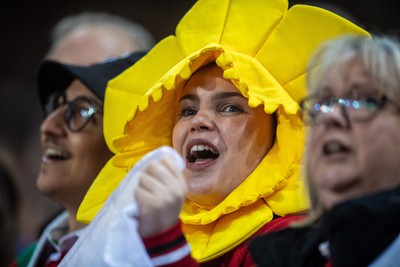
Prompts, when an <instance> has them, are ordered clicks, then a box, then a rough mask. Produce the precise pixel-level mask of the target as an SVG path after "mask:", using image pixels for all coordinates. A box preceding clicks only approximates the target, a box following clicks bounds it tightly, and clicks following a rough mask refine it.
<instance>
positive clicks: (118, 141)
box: [78, 0, 369, 262]
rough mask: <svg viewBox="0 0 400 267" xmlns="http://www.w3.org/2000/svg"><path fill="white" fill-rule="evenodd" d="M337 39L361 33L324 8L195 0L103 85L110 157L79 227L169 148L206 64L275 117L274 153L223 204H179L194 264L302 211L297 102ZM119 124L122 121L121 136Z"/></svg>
mask: <svg viewBox="0 0 400 267" xmlns="http://www.w3.org/2000/svg"><path fill="white" fill-rule="evenodd" d="M343 34H357V35H364V36H369V34H368V33H367V32H366V31H364V30H363V29H361V28H360V27H358V26H356V25H355V24H353V23H351V22H350V21H348V20H346V19H344V18H342V17H340V16H338V15H336V14H334V13H331V12H329V11H327V10H324V9H321V8H318V7H312V6H306V5H295V6H293V7H291V8H290V9H288V1H287V0H200V1H198V2H197V3H196V4H195V5H194V6H193V7H192V8H191V9H190V10H189V11H188V12H187V13H186V15H185V16H184V17H183V18H182V20H181V21H180V22H179V24H178V26H177V28H176V35H175V36H169V37H166V38H165V39H163V40H162V41H160V42H159V43H158V44H157V45H156V46H155V47H154V48H153V49H152V50H151V51H150V52H149V53H148V54H147V55H146V56H144V57H143V58H142V59H141V60H140V61H139V62H137V63H136V64H135V65H134V66H132V67H130V68H129V69H127V70H126V71H125V72H123V73H122V74H121V75H119V76H117V77H116V78H115V79H113V80H111V81H110V82H109V84H108V88H107V90H106V97H105V107H104V110H105V114H104V116H105V117H104V127H105V128H104V133H105V138H106V141H107V144H108V145H109V146H110V149H112V150H113V151H114V152H115V153H116V155H115V156H114V157H113V158H112V159H111V160H110V161H109V162H108V163H107V164H106V166H105V167H104V168H103V170H102V171H101V172H100V174H99V175H98V177H97V178H96V180H95V181H94V183H93V184H92V186H91V188H90V189H89V191H88V193H87V195H86V196H85V198H84V200H83V202H82V204H81V206H80V208H79V211H78V220H80V221H83V222H90V221H91V220H92V219H93V217H94V216H95V215H96V214H97V212H98V211H99V209H100V208H101V207H102V206H103V204H104V202H105V201H106V199H107V197H108V196H109V195H110V194H111V192H112V191H113V190H114V189H115V188H116V187H117V186H118V184H119V183H120V181H121V180H122V179H123V178H124V176H125V175H126V173H127V172H128V171H129V170H130V169H131V168H132V166H134V165H135V163H136V162H137V161H138V160H139V159H140V158H141V157H143V156H144V155H145V154H146V153H148V152H150V151H151V150H153V149H155V148H158V147H160V146H163V145H168V146H172V130H173V127H174V116H175V108H176V107H175V105H176V104H175V103H177V102H178V101H177V98H178V97H179V95H180V92H181V89H182V86H183V84H184V83H185V81H186V80H188V79H189V78H190V76H191V75H192V74H193V73H194V72H195V71H196V70H197V69H199V68H200V67H202V66H204V65H206V64H207V63H209V62H215V63H216V64H217V65H218V66H219V67H220V68H222V69H223V70H224V74H223V75H224V78H225V79H228V80H230V81H231V82H232V83H233V84H234V85H235V86H236V87H237V89H238V90H239V91H240V92H241V93H242V94H243V96H245V97H246V98H248V104H249V106H250V107H257V106H259V105H263V106H264V111H265V112H266V113H268V114H272V113H275V114H276V117H277V120H278V126H277V132H276V139H275V143H274V146H273V147H272V149H271V150H270V151H269V152H268V154H267V155H266V156H265V158H264V159H263V160H262V162H261V163H260V164H259V166H258V167H257V168H256V169H255V170H254V171H253V172H252V173H251V174H250V176H249V177H247V179H246V180H245V181H244V182H243V183H242V184H241V185H240V186H239V187H238V188H236V189H235V190H234V191H233V192H232V193H231V194H230V195H229V196H228V197H227V198H226V199H225V200H224V201H222V202H221V203H220V204H219V205H217V206H216V207H213V208H211V209H205V208H201V207H199V206H197V205H195V204H194V203H191V202H190V201H186V202H185V204H184V208H183V211H182V213H181V216H180V217H181V220H182V223H183V230H184V234H185V236H186V238H187V240H188V242H189V243H190V245H191V249H192V255H193V257H194V258H196V259H197V260H199V261H200V262H202V261H207V260H211V259H214V258H216V257H218V256H220V255H222V254H224V253H226V252H227V251H229V250H231V249H232V248H234V247H236V246H237V245H238V244H240V243H241V242H243V241H244V240H246V239H247V238H249V237H250V236H251V235H253V234H254V233H255V232H256V231H257V230H259V229H260V228H261V227H262V226H263V225H264V224H265V223H266V222H268V221H270V220H272V217H273V214H277V215H280V216H283V215H287V214H293V213H297V212H301V211H304V210H306V209H307V208H308V207H309V202H308V200H307V197H306V193H305V190H304V184H303V181H302V174H301V167H302V165H301V158H302V154H303V148H304V129H303V128H304V127H303V125H302V122H301V120H300V115H299V105H298V102H299V100H300V99H301V98H303V97H304V96H305V94H306V88H305V70H306V65H307V63H308V60H309V58H310V56H311V54H312V53H313V51H314V50H315V49H316V48H317V46H319V45H320V44H321V43H322V42H325V41H327V40H329V39H332V38H335V37H338V36H340V35H343ZM129 108H131V109H130V112H129V115H128V117H127V118H126V116H125V114H128V112H127V110H128V109H129ZM121 114H123V115H124V116H122V115H121ZM121 120H123V121H126V124H125V128H124V129H122V126H121V125H123V123H122V122H121ZM118 131H119V135H120V136H117V135H118Z"/></svg>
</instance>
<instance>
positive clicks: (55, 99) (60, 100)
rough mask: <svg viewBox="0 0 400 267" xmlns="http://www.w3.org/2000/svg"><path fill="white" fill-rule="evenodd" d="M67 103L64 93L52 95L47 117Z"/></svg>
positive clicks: (48, 102)
mask: <svg viewBox="0 0 400 267" xmlns="http://www.w3.org/2000/svg"><path fill="white" fill-rule="evenodd" d="M65 103H66V98H65V94H64V93H63V92H55V93H53V94H51V95H50V97H49V99H48V101H47V103H46V105H45V108H44V112H45V114H44V115H45V117H47V116H49V115H50V113H52V112H53V111H54V110H56V109H57V108H59V107H60V106H62V105H64V104H65Z"/></svg>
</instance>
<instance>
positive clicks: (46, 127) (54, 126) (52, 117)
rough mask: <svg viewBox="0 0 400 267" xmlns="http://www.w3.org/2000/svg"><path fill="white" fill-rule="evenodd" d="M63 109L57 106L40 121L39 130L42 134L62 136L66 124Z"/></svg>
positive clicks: (64, 132)
mask: <svg viewBox="0 0 400 267" xmlns="http://www.w3.org/2000/svg"><path fill="white" fill-rule="evenodd" d="M64 116H65V109H64V108H63V107H59V108H57V109H56V110H54V111H53V112H51V113H50V114H49V115H48V116H47V117H46V118H45V119H44V120H43V122H42V124H41V126H40V132H41V134H42V135H53V136H63V135H65V134H66V129H67V125H66V122H65V119H64Z"/></svg>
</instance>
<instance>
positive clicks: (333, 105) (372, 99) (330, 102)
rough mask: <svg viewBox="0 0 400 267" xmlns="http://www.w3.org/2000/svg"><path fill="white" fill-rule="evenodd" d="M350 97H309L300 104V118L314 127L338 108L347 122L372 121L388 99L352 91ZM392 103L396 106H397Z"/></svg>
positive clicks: (376, 94)
mask: <svg viewBox="0 0 400 267" xmlns="http://www.w3.org/2000/svg"><path fill="white" fill-rule="evenodd" d="M351 95H352V96H351V97H348V98H347V97H329V96H328V97H321V96H320V95H318V94H316V95H311V96H309V97H307V98H305V99H303V100H302V101H301V102H300V108H301V116H302V119H303V121H304V123H305V124H309V125H316V124H320V123H322V122H324V120H325V119H326V117H328V115H329V113H332V112H334V111H336V110H337V109H338V108H339V109H340V111H341V112H342V114H343V116H345V117H346V118H347V119H348V120H349V121H367V120H370V119H372V118H373V117H374V116H375V115H376V114H378V112H379V111H380V110H382V108H383V107H384V106H385V104H386V103H387V102H388V101H390V99H389V98H388V97H387V96H386V95H384V94H382V93H379V92H378V91H376V92H374V93H366V92H363V93H360V92H358V91H356V90H355V91H353V92H352V94H351ZM390 102H393V103H394V104H395V105H396V106H397V104H396V103H395V102H394V101H390Z"/></svg>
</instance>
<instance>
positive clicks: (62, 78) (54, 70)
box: [36, 52, 146, 110]
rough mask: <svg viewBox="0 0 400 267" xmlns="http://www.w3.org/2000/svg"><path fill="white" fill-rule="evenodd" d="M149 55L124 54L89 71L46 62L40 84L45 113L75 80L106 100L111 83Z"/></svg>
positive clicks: (85, 68) (91, 67)
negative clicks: (49, 103)
mask: <svg viewBox="0 0 400 267" xmlns="http://www.w3.org/2000/svg"><path fill="white" fill-rule="evenodd" d="M145 54H146V52H135V53H130V54H124V55H122V56H118V57H111V58H107V59H105V60H103V61H102V62H100V63H96V64H94V65H91V66H88V67H85V66H78V65H70V64H63V63H60V62H58V61H54V60H48V59H46V60H43V61H42V63H41V64H40V66H39V70H38V74H37V83H36V87H37V93H38V96H39V101H40V104H41V107H42V109H43V110H44V109H45V105H46V102H47V101H48V98H49V97H50V95H51V94H53V93H54V92H57V91H65V90H66V89H67V88H68V86H69V85H70V84H71V82H72V81H73V80H75V79H78V80H80V81H81V82H82V83H83V84H84V85H86V86H87V88H88V89H89V90H91V91H92V92H93V93H94V94H95V95H96V96H98V97H99V98H100V99H101V100H104V95H105V91H106V87H107V83H108V81H109V80H111V79H112V78H114V77H116V76H117V75H118V74H120V73H121V72H123V71H124V70H126V69H127V68H129V67H130V66H132V65H133V64H135V63H136V62H137V61H138V60H139V59H140V58H142V57H143V56H144V55H145Z"/></svg>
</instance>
